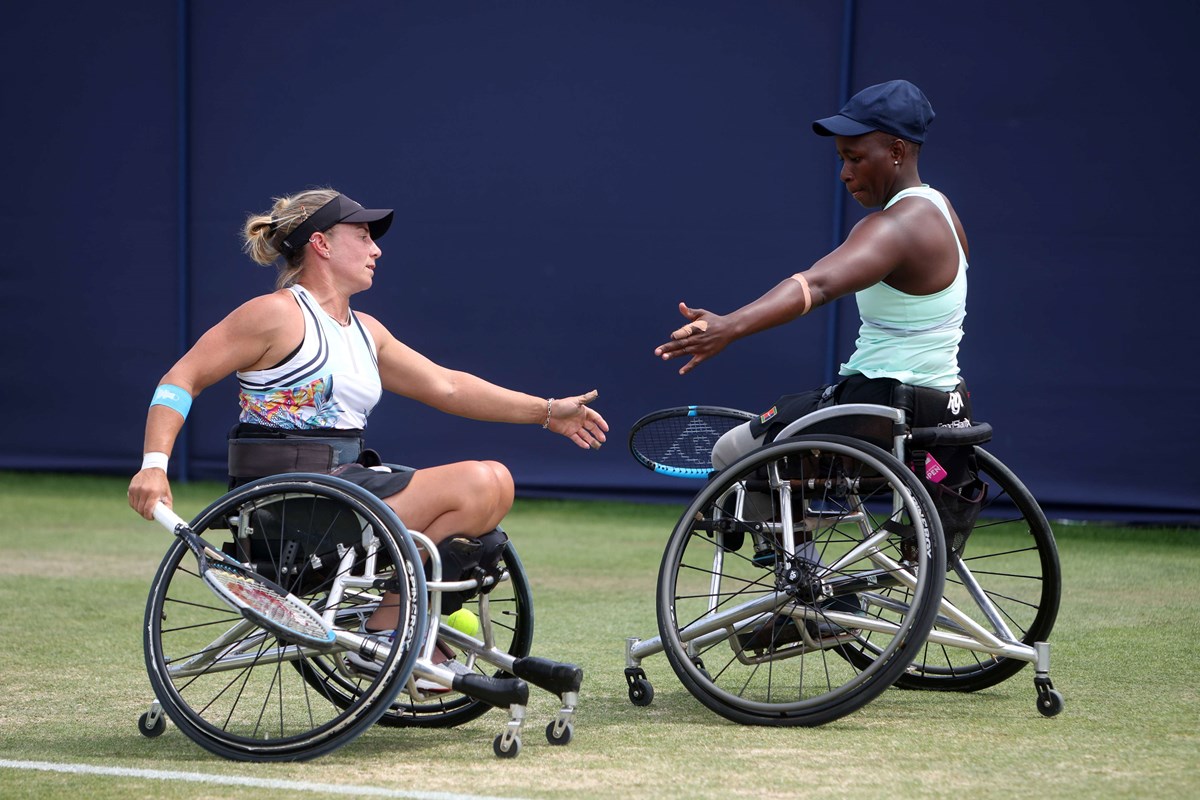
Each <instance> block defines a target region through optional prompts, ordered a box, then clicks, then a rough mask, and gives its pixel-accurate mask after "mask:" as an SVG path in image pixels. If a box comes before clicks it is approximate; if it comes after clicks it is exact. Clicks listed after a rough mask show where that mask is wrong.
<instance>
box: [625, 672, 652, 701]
mask: <svg viewBox="0 0 1200 800" xmlns="http://www.w3.org/2000/svg"><path fill="white" fill-rule="evenodd" d="M653 699H654V687H653V686H651V685H650V681H648V680H646V679H645V678H632V679H631V680H630V681H629V702H631V703H633V704H634V705H635V706H648V705H650V701H652V700H653Z"/></svg>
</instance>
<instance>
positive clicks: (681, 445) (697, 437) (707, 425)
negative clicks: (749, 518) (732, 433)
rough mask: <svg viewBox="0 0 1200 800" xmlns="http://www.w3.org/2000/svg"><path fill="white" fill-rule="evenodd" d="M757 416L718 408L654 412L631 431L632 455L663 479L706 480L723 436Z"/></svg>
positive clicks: (689, 408)
mask: <svg viewBox="0 0 1200 800" xmlns="http://www.w3.org/2000/svg"><path fill="white" fill-rule="evenodd" d="M755 416H756V415H755V414H751V413H750V412H749V411H738V410H736V409H733V408H719V407H716V406H680V407H678V408H666V409H663V410H662V411H655V412H653V413H651V414H647V415H646V416H644V417H642V418H641V419H639V420H638V421H637V422H635V423H634V424H633V428H632V429H631V430H630V431H629V452H631V453H633V457H634V458H636V459H637V460H638V463H640V464H641V465H642V466H644V467H646V468H647V469H650V470H653V471H655V472H657V473H659V474H660V475H670V476H672V477H674V478H699V479H701V480H707V479H708V477H709V476H710V475H712V474H713V472H714V470H713V468H712V449H713V445H715V444H716V443H717V439H719V438H721V434H723V433H725V432H726V431H728V430H730V429H731V428H736V427H737V426H738V425H741V424H742V423H744V422H746V421H747V420H751V419H754V417H755Z"/></svg>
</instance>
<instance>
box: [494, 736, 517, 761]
mask: <svg viewBox="0 0 1200 800" xmlns="http://www.w3.org/2000/svg"><path fill="white" fill-rule="evenodd" d="M492 751H493V752H494V753H495V754H496V755H497V756H499V757H500V758H516V757H517V756H518V755H520V754H521V740H520V739H518V738H516V737H514V738H513V739H511V740H510V741H509V742H508V746H507V747H505V746H504V734H500V735H499V736H497V737H496V738H495V740H494V741H493V742H492Z"/></svg>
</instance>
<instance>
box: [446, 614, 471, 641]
mask: <svg viewBox="0 0 1200 800" xmlns="http://www.w3.org/2000/svg"><path fill="white" fill-rule="evenodd" d="M446 624H447V625H449V626H450V627H451V628H454V630H456V631H461V632H463V633H465V634H466V635H467V636H478V635H479V617H477V616H475V612H473V611H471V610H470V609H467V608H460V609H459V610H458V611H455V612H454V613H453V614H451V615H450V616H448V617H446Z"/></svg>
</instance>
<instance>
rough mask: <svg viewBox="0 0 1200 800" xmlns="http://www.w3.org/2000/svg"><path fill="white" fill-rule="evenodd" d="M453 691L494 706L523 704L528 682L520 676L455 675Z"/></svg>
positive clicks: (525, 701)
mask: <svg viewBox="0 0 1200 800" xmlns="http://www.w3.org/2000/svg"><path fill="white" fill-rule="evenodd" d="M454 691H456V692H462V693H463V694H465V695H467V696H468V697H474V698H475V699H476V700H482V701H483V702H485V703H487V704H488V705H490V706H495V707H496V708H507V707H509V706H524V705H528V703H529V684H527V683H526V682H525V681H523V680H521V679H520V678H493V677H490V676H488V675H456V676H454Z"/></svg>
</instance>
